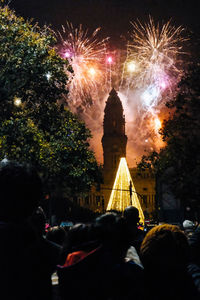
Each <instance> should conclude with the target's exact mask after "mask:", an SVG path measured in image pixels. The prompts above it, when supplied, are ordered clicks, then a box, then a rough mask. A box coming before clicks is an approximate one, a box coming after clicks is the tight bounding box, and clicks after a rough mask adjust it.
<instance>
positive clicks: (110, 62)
mask: <svg viewBox="0 0 200 300" xmlns="http://www.w3.org/2000/svg"><path fill="white" fill-rule="evenodd" d="M107 62H108V63H109V64H112V62H113V59H112V56H108V58H107Z"/></svg>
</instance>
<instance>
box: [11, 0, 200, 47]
mask: <svg viewBox="0 0 200 300" xmlns="http://www.w3.org/2000/svg"><path fill="white" fill-rule="evenodd" d="M10 7H11V8H14V9H15V10H16V12H17V14H18V15H21V16H23V17H25V18H34V20H35V21H38V22H39V24H40V25H43V24H47V25H49V24H51V25H52V27H53V29H58V30H59V29H61V25H62V24H65V23H66V20H68V21H70V22H72V23H73V25H74V26H78V25H79V24H82V25H83V27H84V28H89V29H91V31H93V30H94V29H96V28H97V27H101V28H102V33H101V34H102V36H104V37H107V36H110V38H111V42H112V43H113V44H114V45H115V46H120V43H121V39H120V37H121V36H127V32H128V31H129V30H130V29H131V25H130V21H135V20H136V19H137V18H138V19H140V20H142V21H144V20H147V19H148V16H149V15H151V16H152V17H153V18H154V19H155V20H156V21H168V20H169V19H171V18H172V20H173V23H174V24H175V25H183V26H185V27H186V28H187V29H188V30H190V31H191V30H192V31H194V32H199V31H200V18H199V12H200V1H199V0H132V1H131V0H12V2H11V4H10Z"/></svg>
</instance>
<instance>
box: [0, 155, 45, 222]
mask: <svg viewBox="0 0 200 300" xmlns="http://www.w3.org/2000/svg"><path fill="white" fill-rule="evenodd" d="M41 197H42V183H41V180H40V177H39V176H38V174H37V172H36V170H35V169H34V168H33V167H31V166H30V165H27V164H21V163H17V162H14V161H7V162H6V163H0V220H2V221H12V222H19V221H23V220H25V219H26V218H27V217H29V216H31V215H32V213H33V212H34V210H35V209H36V208H37V206H38V204H39V201H40V200H41Z"/></svg>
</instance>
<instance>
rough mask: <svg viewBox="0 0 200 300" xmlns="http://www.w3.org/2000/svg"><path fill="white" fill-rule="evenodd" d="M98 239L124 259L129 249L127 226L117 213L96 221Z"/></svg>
mask: <svg viewBox="0 0 200 300" xmlns="http://www.w3.org/2000/svg"><path fill="white" fill-rule="evenodd" d="M94 230H95V233H96V238H97V239H98V240H99V241H100V242H101V243H102V244H103V245H104V246H105V247H108V248H109V249H111V250H112V251H113V253H115V254H116V255H117V256H119V257H123V255H124V254H125V252H126V251H127V249H128V247H129V241H128V236H127V230H126V224H125V221H124V219H123V218H122V217H120V216H119V215H117V214H115V213H110V212H109V213H106V214H103V215H101V216H100V217H98V218H97V219H96V222H95V224H94Z"/></svg>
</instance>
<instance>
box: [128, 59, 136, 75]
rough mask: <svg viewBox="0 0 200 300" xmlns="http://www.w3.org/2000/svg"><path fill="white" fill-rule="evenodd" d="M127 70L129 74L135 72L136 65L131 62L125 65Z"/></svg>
mask: <svg viewBox="0 0 200 300" xmlns="http://www.w3.org/2000/svg"><path fill="white" fill-rule="evenodd" d="M127 69H128V71H129V72H135V70H136V64H135V62H133V61H131V62H129V63H128V64H127Z"/></svg>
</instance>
